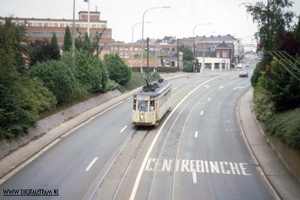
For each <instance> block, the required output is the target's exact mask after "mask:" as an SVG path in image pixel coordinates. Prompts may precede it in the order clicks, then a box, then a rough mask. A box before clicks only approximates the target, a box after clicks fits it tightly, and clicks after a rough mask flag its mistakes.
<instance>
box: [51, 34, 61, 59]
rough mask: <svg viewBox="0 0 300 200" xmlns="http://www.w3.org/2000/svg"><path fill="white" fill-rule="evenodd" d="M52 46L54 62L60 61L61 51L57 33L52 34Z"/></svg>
mask: <svg viewBox="0 0 300 200" xmlns="http://www.w3.org/2000/svg"><path fill="white" fill-rule="evenodd" d="M50 44H51V47H52V50H53V54H52V59H53V60H59V59H60V49H59V46H58V42H57V37H56V34H55V33H53V34H52V38H51V42H50Z"/></svg>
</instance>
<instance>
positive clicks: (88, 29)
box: [84, 0, 90, 37]
mask: <svg viewBox="0 0 300 200" xmlns="http://www.w3.org/2000/svg"><path fill="white" fill-rule="evenodd" d="M84 2H88V27H87V35H88V37H90V0H84Z"/></svg>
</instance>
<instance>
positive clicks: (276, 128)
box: [266, 108, 300, 150]
mask: <svg viewBox="0 0 300 200" xmlns="http://www.w3.org/2000/svg"><path fill="white" fill-rule="evenodd" d="M299 116H300V108H298V109H295V110H292V111H288V112H285V113H281V114H277V115H274V116H273V117H271V118H270V119H269V120H268V121H267V122H266V132H267V133H268V134H270V135H272V136H275V137H277V138H279V139H281V141H283V142H284V143H286V144H287V145H288V146H289V147H291V148H293V149H296V150H300V117H299Z"/></svg>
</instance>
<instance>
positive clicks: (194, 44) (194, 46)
mask: <svg viewBox="0 0 300 200" xmlns="http://www.w3.org/2000/svg"><path fill="white" fill-rule="evenodd" d="M201 25H211V23H204V24H197V25H196V26H194V28H193V38H194V37H195V28H196V27H198V26H201ZM195 48H196V38H195V42H193V53H194V58H196V55H195ZM194 71H195V63H194V64H193V72H194Z"/></svg>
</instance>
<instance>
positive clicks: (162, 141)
mask: <svg viewBox="0 0 300 200" xmlns="http://www.w3.org/2000/svg"><path fill="white" fill-rule="evenodd" d="M253 67H254V63H252V64H250V67H249V72H250V74H251V72H252V68H253ZM170 82H171V85H172V109H171V111H169V112H168V113H167V114H166V116H165V117H164V118H163V120H162V121H161V122H160V124H159V125H157V126H156V127H153V128H149V127H148V128H141V127H138V128H136V127H134V126H132V125H131V108H132V106H131V105H132V101H131V99H127V100H125V101H123V102H120V103H119V104H117V105H115V106H114V107H113V108H111V109H109V110H107V111H105V112H104V113H100V114H99V115H98V116H96V117H94V118H93V119H92V120H90V121H89V123H86V124H84V125H82V126H81V127H80V128H78V129H76V130H75V131H74V132H72V133H70V134H67V135H65V136H64V137H62V138H60V139H59V140H57V141H56V143H55V144H54V145H53V146H52V147H51V148H50V149H48V150H47V151H46V152H44V153H43V154H42V155H41V156H39V157H38V158H37V159H35V160H34V161H32V162H31V163H30V164H28V165H27V166H25V167H24V168H23V169H21V170H20V171H19V172H18V173H16V174H15V175H14V176H12V177H11V178H10V179H8V180H7V181H6V182H4V183H3V184H2V185H1V186H0V188H1V192H3V189H50V190H54V189H58V190H57V191H58V192H59V197H57V196H52V197H51V196H48V197H44V198H41V197H39V199H273V197H272V195H271V192H270V189H269V188H268V186H267V184H265V182H264V180H263V178H262V176H261V174H260V171H259V170H257V169H256V166H255V165H254V164H253V160H252V158H251V156H250V154H249V152H248V150H247V148H246V146H245V144H244V141H243V138H242V137H241V135H240V133H239V128H238V123H237V120H236V116H235V110H236V105H237V102H238V99H239V98H240V97H241V95H242V94H243V93H244V92H245V91H246V90H247V89H249V88H250V78H239V77H238V72H237V71H228V72H224V71H215V72H209V71H206V72H204V73H203V74H191V75H190V76H188V77H182V78H178V79H175V80H172V81H170ZM4 199H15V197H11V196H5V197H4Z"/></svg>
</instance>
